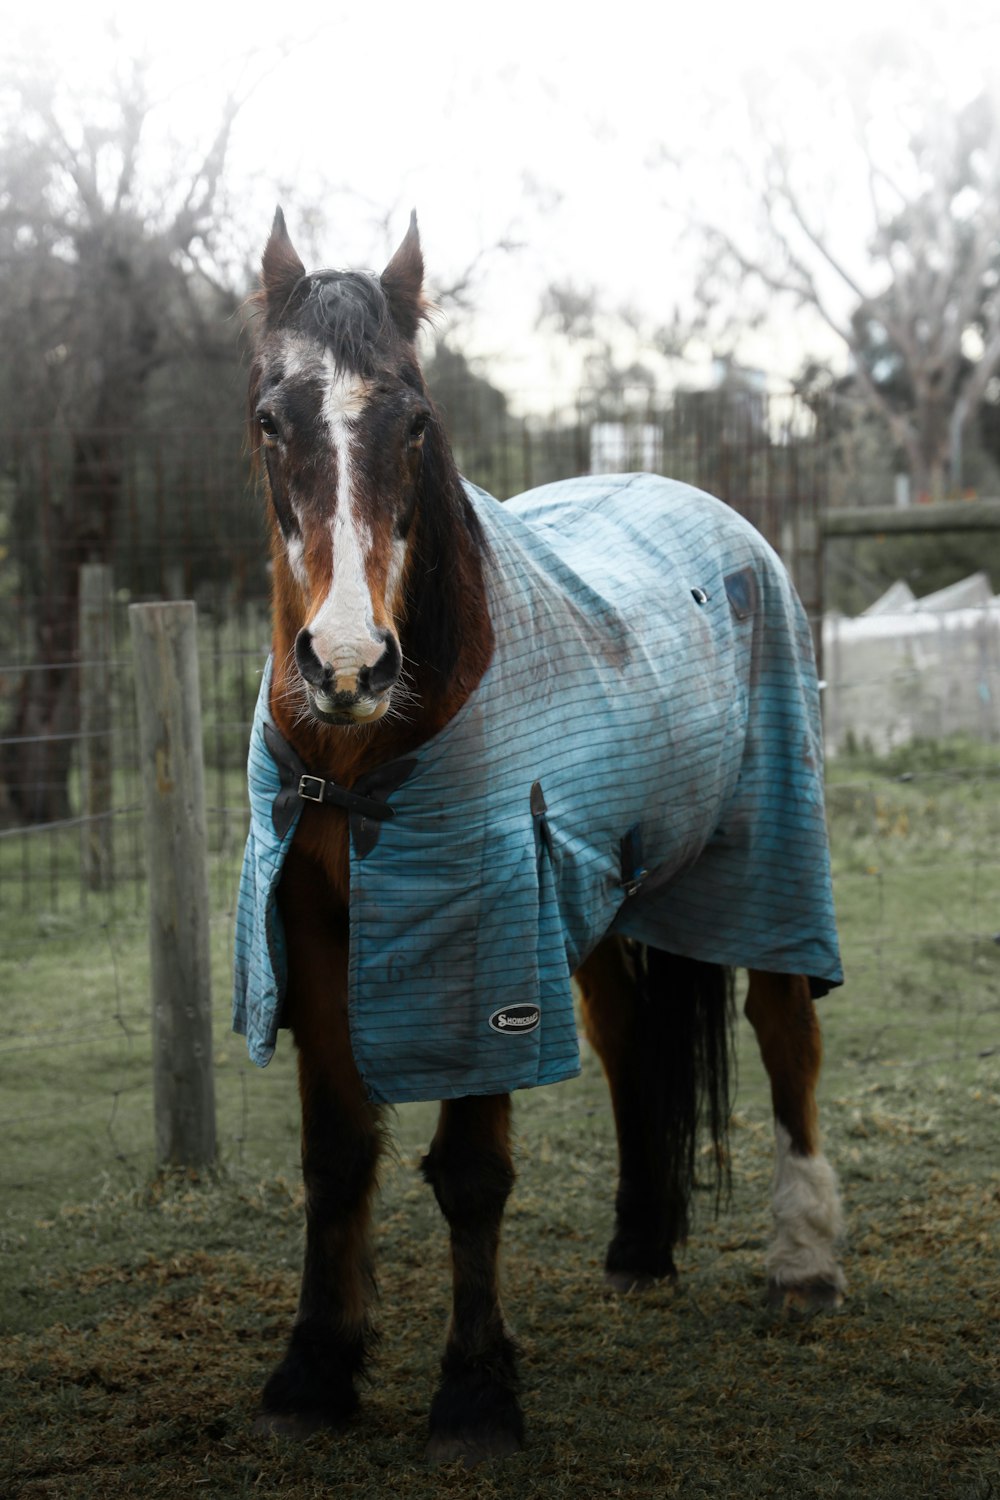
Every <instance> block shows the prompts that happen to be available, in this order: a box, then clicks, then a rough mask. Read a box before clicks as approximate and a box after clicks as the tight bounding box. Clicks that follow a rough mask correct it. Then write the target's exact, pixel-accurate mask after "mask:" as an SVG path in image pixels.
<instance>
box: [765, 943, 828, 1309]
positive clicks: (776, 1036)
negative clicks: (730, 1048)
mask: <svg viewBox="0 0 1000 1500" xmlns="http://www.w3.org/2000/svg"><path fill="white" fill-rule="evenodd" d="M746 1014H747V1017H748V1019H749V1021H750V1023H751V1025H752V1026H753V1028H754V1031H755V1032H756V1033H757V1041H758V1044H759V1046H760V1052H761V1057H762V1058H763V1060H764V1066H765V1068H766V1069H767V1073H768V1077H769V1078H770V1080H771V1099H772V1103H773V1106H774V1129H775V1138H776V1145H777V1165H776V1169H775V1176H774V1188H773V1195H772V1207H773V1212H774V1231H775V1232H774V1238H773V1240H772V1243H771V1247H770V1250H769V1251H768V1256H767V1269H768V1274H769V1278H770V1280H769V1294H768V1295H769V1301H770V1303H771V1305H772V1306H773V1307H779V1308H788V1309H789V1310H792V1311H807V1312H808V1311H816V1310H818V1309H822V1308H825V1307H837V1306H839V1304H840V1302H841V1301H842V1298H843V1293H844V1290H845V1285H846V1283H845V1280H844V1273H843V1271H842V1270H841V1268H840V1265H839V1264H838V1261H837V1253H836V1245H837V1241H838V1239H839V1238H840V1235H841V1232H842V1220H841V1210H840V1196H839V1193H838V1190H837V1179H836V1176H835V1175H834V1171H833V1168H832V1167H831V1166H830V1163H829V1162H828V1161H827V1159H826V1157H825V1156H824V1155H823V1152H822V1150H821V1149H820V1139H819V1124H818V1112H817V1107H816V1084H817V1081H818V1079H819V1072H820V1066H821V1063H822V1058H823V1045H822V1039H821V1036H820V1029H819V1021H818V1020H817V1018H816V1008H815V1006H814V1005H813V1002H812V998H811V996H810V993H809V981H808V980H807V979H805V978H804V977H803V976H801V975H797V974H796V975H791V974H764V973H759V972H757V971H756V970H751V971H750V988H749V992H748V994H747V1002H746Z"/></svg>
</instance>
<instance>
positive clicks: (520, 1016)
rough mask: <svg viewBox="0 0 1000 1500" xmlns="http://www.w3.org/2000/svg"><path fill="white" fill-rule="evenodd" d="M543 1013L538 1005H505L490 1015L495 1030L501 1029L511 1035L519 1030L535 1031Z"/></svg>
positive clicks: (506, 1034)
mask: <svg viewBox="0 0 1000 1500" xmlns="http://www.w3.org/2000/svg"><path fill="white" fill-rule="evenodd" d="M541 1019H542V1013H541V1011H540V1010H539V1009H538V1006H537V1005H505V1006H504V1008H503V1010H495V1011H494V1012H493V1014H492V1015H491V1016H490V1025H491V1026H492V1027H493V1030H494V1031H501V1032H503V1034H504V1035H505V1036H511V1035H513V1034H514V1033H516V1032H519V1031H534V1029H535V1027H536V1026H537V1025H538V1023H539V1021H540V1020H541Z"/></svg>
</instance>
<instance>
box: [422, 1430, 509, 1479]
mask: <svg viewBox="0 0 1000 1500" xmlns="http://www.w3.org/2000/svg"><path fill="white" fill-rule="evenodd" d="M522 1446H523V1445H522V1443H521V1440H520V1438H519V1437H517V1435H516V1434H515V1433H513V1432H504V1431H501V1430H499V1429H495V1430H493V1431H490V1432H470V1433H467V1434H465V1435H464V1436H463V1435H461V1434H455V1435H452V1436H450V1437H446V1436H445V1435H444V1434H442V1433H435V1434H434V1436H433V1437H431V1438H430V1439H429V1440H428V1443H427V1447H426V1449H425V1457H426V1459H427V1462H428V1463H431V1464H451V1463H455V1462H456V1460H461V1462H462V1463H463V1464H464V1465H465V1467H466V1468H467V1469H474V1468H475V1467H476V1465H477V1464H481V1463H485V1462H487V1460H489V1459H491V1458H510V1457H512V1455H513V1454H515V1453H520V1451H521V1448H522Z"/></svg>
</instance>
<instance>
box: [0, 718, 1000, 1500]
mask: <svg viewBox="0 0 1000 1500" xmlns="http://www.w3.org/2000/svg"><path fill="white" fill-rule="evenodd" d="M900 778H905V779H900ZM996 790H997V782H996V766H995V761H994V758H993V755H992V752H989V751H988V750H986V749H984V748H980V747H970V746H968V745H956V746H948V745H946V744H943V745H940V746H937V747H923V748H921V747H917V748H915V749H914V748H911V749H909V750H908V751H905V752H904V751H902V750H901V751H898V752H896V754H895V756H894V758H892V759H889V760H874V759H863V758H855V759H854V760H850V758H848V759H846V760H845V759H841V760H838V763H837V764H836V766H835V767H833V768H832V769H831V771H830V774H829V777H828V806H829V812H830V821H831V831H832V840H833V857H834V881H835V891H836V896H837V903H838V913H839V919H840V925H841V932H842V940H843V949H844V957H845V968H846V971H847V974H848V982H847V984H846V985H845V987H844V989H843V990H842V991H839V992H837V994H835V995H833V996H830V997H828V998H827V999H825V1000H824V1001H822V1002H821V1016H822V1020H823V1025H824V1033H825V1042H826V1062H825V1069H824V1077H823V1085H822V1099H821V1103H822V1110H823V1120H824V1132H825V1141H826V1146H827V1150H828V1154H829V1156H830V1158H831V1160H832V1161H834V1162H835V1163H836V1166H837V1169H838V1171H839V1173H840V1177H841V1183H842V1188H843V1194H844V1200H845V1208H846V1213H847V1223H848V1242H847V1247H846V1251H845V1257H844V1265H845V1270H846V1273H847V1277H848V1282H849V1296H848V1299H847V1301H846V1303H845V1305H844V1307H843V1308H842V1309H841V1310H840V1311H839V1312H837V1313H835V1314H833V1315H830V1316H825V1317H817V1318H815V1319H812V1320H810V1321H806V1322H797V1321H793V1320H788V1319H784V1318H775V1317H774V1316H773V1315H772V1314H770V1313H768V1312H767V1310H766V1309H765V1308H764V1306H763V1302H762V1287H761V1284H760V1276H759V1265H760V1259H761V1255H762V1252H763V1247H764V1245H765V1243H766V1239H767V1235H768V1228H769V1226H768V1217H769V1209H768V1202H767V1196H768V1195H767V1183H768V1179H769V1177H770V1173H771V1162H772V1151H771V1122H770V1105H769V1100H768V1097H767V1090H766V1085H765V1081H764V1076H763V1070H762V1069H761V1067H760V1064H759V1061H758V1059H757V1057H756V1049H755V1047H754V1044H753V1041H752V1037H751V1035H750V1033H749V1028H748V1027H746V1026H745V1025H743V1026H742V1027H741V1040H742V1043H743V1046H742V1048H741V1057H740V1069H739V1084H738V1092H737V1099H736V1113H735V1122H734V1129H733V1132H732V1136H731V1146H732V1151H733V1172H732V1178H733V1196H732V1200H731V1202H730V1203H729V1204H728V1205H726V1204H723V1205H722V1207H721V1209H720V1212H719V1214H718V1217H716V1216H715V1214H714V1205H713V1201H712V1195H711V1194H710V1193H709V1192H708V1191H707V1190H706V1191H704V1192H701V1193H699V1194H697V1195H696V1196H697V1202H696V1205H695V1219H694V1224H693V1229H692V1233H691V1237H690V1239H689V1242H688V1244H687V1246H686V1247H685V1248H684V1249H683V1251H682V1252H681V1254H680V1257H679V1267H680V1273H681V1277H680V1282H679V1284H678V1286H677V1287H676V1289H673V1290H672V1289H670V1288H669V1287H665V1286H664V1287H660V1288H657V1289H655V1290H652V1291H649V1292H643V1293H640V1294H630V1295H628V1296H626V1297H624V1298H619V1297H614V1296H612V1295H610V1294H608V1293H606V1292H605V1291H604V1289H603V1287H602V1283H601V1265H602V1257H603V1252H604V1246H605V1243H606V1240H607V1236H608V1231H609V1226H610V1220H611V1206H610V1203H609V1202H608V1194H607V1192H606V1184H607V1182H608V1180H609V1178H610V1176H611V1174H612V1172H613V1167H614V1143H613V1135H612V1127H611V1122H610V1118H609V1112H608V1110H607V1104H606V1095H605V1088H604V1083H603V1080H602V1078H601V1076H600V1069H599V1066H598V1064H597V1061H596V1059H595V1058H594V1057H593V1056H592V1055H591V1054H589V1053H588V1052H587V1051H586V1049H585V1050H584V1058H583V1073H582V1075H581V1077H580V1078H579V1079H578V1080H575V1081H572V1082H569V1083H565V1084H560V1085H557V1086H555V1087H552V1088H548V1089H543V1090H531V1091H528V1092H526V1093H522V1094H519V1095H518V1096H517V1097H516V1099H515V1125H516V1141H517V1157H516V1161H517V1168H518V1181H517V1184H516V1186H515V1189H514V1194H513V1196H512V1199H511V1205H510V1210H509V1213H508V1218H507V1225H506V1230H505V1239H504V1246H505V1249H504V1260H503V1289H504V1302H505V1307H506V1311H507V1314H508V1317H509V1319H510V1322H511V1325H512V1328H513V1331H514V1333H515V1336H516V1338H517V1339H518V1342H519V1344H520V1347H521V1349H522V1370H523V1381H524V1397H525V1405H526V1407H527V1408H528V1410H529V1412H530V1421H529V1427H528V1448H527V1450H526V1452H525V1453H524V1454H522V1455H519V1456H516V1457H514V1458H511V1459H508V1460H506V1461H505V1463H504V1464H502V1465H501V1464H493V1465H489V1466H488V1467H486V1468H484V1469H480V1470H479V1471H478V1472H477V1473H475V1474H474V1475H469V1474H467V1473H466V1472H464V1471H463V1470H462V1469H461V1468H460V1467H458V1466H452V1467H446V1468H444V1469H437V1470H434V1471H432V1470H430V1469H428V1468H427V1467H426V1466H425V1465H424V1464H423V1462H422V1460H421V1451H422V1446H423V1440H424V1434H425V1422H426V1401H427V1399H428V1395H429V1392H430V1390H431V1389H432V1387H433V1382H434V1377H435V1373H436V1366H437V1358H438V1346H439V1343H440V1338H441V1335H442V1331H443V1328H444V1325H445V1322H446V1318H447V1293H446V1288H447V1274H446V1272H447V1255H448V1250H447V1238H446V1233H445V1229H444V1226H443V1224H442V1223H441V1221H440V1217H439V1215H438V1211H437V1208H436V1206H435V1204H434V1202H433V1199H432V1198H431V1195H430V1194H429V1193H428V1191H427V1189H426V1187H425V1185H424V1184H423V1183H422V1182H421V1181H420V1180H419V1176H418V1172H417V1167H416V1162H417V1158H418V1156H419V1153H420V1152H421V1151H422V1150H423V1149H425V1147H426V1142H427V1140H428V1138H429V1133H430V1131H431V1129H432V1118H433V1109H432V1107H431V1106H427V1105H411V1106H404V1107H402V1108H400V1109H399V1110H398V1111H397V1113H396V1121H395V1131H396V1140H397V1147H396V1151H395V1154H394V1155H392V1156H391V1157H390V1158H389V1159H387V1161H386V1164H385V1167H384V1171H383V1180H382V1193H381V1204H380V1209H379V1213H378V1235H379V1244H378V1248H379V1252H380V1256H379V1258H380V1265H381V1267H382V1271H381V1276H380V1288H379V1290H380V1295H379V1304H378V1311H377V1321H378V1325H379V1328H380V1330H381V1347H380V1350H379V1354H378V1382H377V1385H375V1386H374V1387H373V1388H372V1390H371V1391H370V1392H369V1394H368V1395H367V1397H365V1398H363V1402H364V1413H365V1415H364V1421H363V1423H362V1424H359V1425H358V1426H357V1428H355V1429H352V1430H349V1431H348V1432H347V1433H346V1434H344V1435H342V1436H339V1437H337V1436H334V1435H329V1436H327V1435H322V1436H317V1437H314V1438H313V1439H311V1440H310V1441H309V1442H308V1443H307V1444H305V1445H304V1446H301V1447H295V1448H288V1447H284V1446H282V1445H281V1444H280V1443H278V1442H276V1441H275V1440H273V1439H267V1438H262V1437H259V1436H255V1435H254V1434H253V1433H252V1430H251V1425H252V1418H253V1414H254V1410H255V1402H256V1398H257V1393H258V1391H259V1385H260V1381H261V1378H262V1376H263V1374H264V1373H265V1371H266V1369H267V1368H268V1366H269V1364H271V1363H273V1360H274V1358H275V1356H276V1354H277V1352H278V1351H279V1349H280V1346H281V1343H282V1339H283V1336H284V1332H285V1329H286V1327H287V1324H288V1321H289V1319H290V1317H291V1316H292V1313H293V1310H294V1303H295V1296H296V1287H297V1277H298V1264H299V1257H300V1248H301V1230H300V1222H301V1189H300V1186H299V1169H298V1160H297V1157H298V1139H297V1128H298V1127H297V1112H298V1100H297V1094H296V1089H295V1083H294V1076H293V1065H292V1057H291V1049H290V1048H287V1047H282V1048H281V1049H279V1053H278V1055H277V1056H276V1058H275V1061H274V1063H273V1064H272V1067H271V1068H270V1069H269V1070H268V1071H267V1073H266V1074H264V1075H260V1074H255V1076H254V1077H253V1079H252V1083H253V1092H252V1094H250V1093H249V1092H248V1089H247V1083H248V1073H249V1068H248V1065H247V1064H246V1062H245V1055H244V1052H243V1044H242V1042H241V1040H240V1039H239V1038H235V1037H230V1036H229V1035H228V1033H227V1024H228V1022H227V1015H226V1009H227V990H228V963H229V947H230V941H231V930H232V904H231V900H232V893H233V888H234V880H235V869H234V866H235V861H236V856H235V855H234V854H232V853H231V854H230V855H229V856H228V860H229V864H228V867H227V865H226V860H225V858H223V857H222V856H217V857H216V860H215V862H214V863H213V868H212V879H211V883H210V890H211V893H212V923H211V934H212V962H213V985H214V994H215V1013H214V1022H215V1024H214V1036H213V1052H214V1059H215V1077H216V1089H217V1100H218V1117H219V1142H220V1162H219V1166H218V1168H217V1170H216V1171H215V1172H213V1173H207V1174H202V1176H201V1177H200V1178H196V1177H189V1176H187V1175H185V1174H180V1175H177V1176H173V1177H169V1176H168V1177H165V1178H161V1179H155V1178H153V1176H152V1117H151V1098H150V1086H149V1058H150V1045H149V1033H148V1023H147V1024H146V1026H145V1027H144V1026H143V1023H142V1019H141V1016H140V1015H139V1014H138V1013H136V1012H135V1011H134V1010H133V1009H132V1008H131V1002H130V1000H129V997H130V996H134V995H140V996H141V995H142V994H143V992H144V991H143V986H144V984H148V968H147V965H148V960H147V958H146V952H145V949H146V934H145V930H144V924H143V921H142V919H141V918H140V917H139V916H138V915H136V916H133V917H131V918H129V917H127V914H125V913H121V912H120V913H119V916H118V917H117V918H115V919H114V920H112V919H111V918H110V917H108V918H107V919H106V920H105V922H104V924H103V925H102V923H101V922H99V921H92V922H91V923H90V924H89V928H88V930H87V931H85V932H81V931H79V930H74V929H73V924H72V923H71V922H70V919H69V917H68V916H64V917H63V918H62V922H61V925H60V920H59V918H58V914H53V913H52V912H47V913H46V912H45V911H43V910H38V911H36V912H34V913H33V914H32V915H31V917H30V918H26V917H24V916H20V917H18V918H16V920H11V919H10V917H9V916H5V921H4V928H5V934H4V935H5V941H4V943H3V945H2V949H3V958H2V962H3V965H4V970H5V973H4V991H5V995H6V997H7V1014H6V1027H5V1030H6V1036H7V1038H9V1036H10V1034H11V1033H14V1035H15V1036H16V1037H17V1039H18V1046H17V1048H16V1049H15V1048H14V1044H13V1042H12V1041H10V1040H7V1039H5V1045H4V1054H3V1063H4V1079H5V1088H4V1096H5V1108H4V1114H5V1115H8V1116H9V1118H8V1122H7V1124H6V1125H5V1136H6V1141H7V1147H8V1149H7V1151H6V1152H5V1159H4V1164H3V1176H4V1179H5V1189H4V1195H3V1219H2V1231H3V1240H4V1251H5V1262H6V1268H7V1269H6V1275H5V1278H4V1293H5V1295H4V1304H5V1305H4V1314H3V1322H4V1327H5V1329H6V1331H7V1338H6V1339H5V1341H4V1345H3V1351H2V1354H0V1372H2V1380H3V1399H2V1415H0V1421H2V1428H0V1448H2V1451H3V1454H4V1458H3V1475H4V1490H5V1492H7V1493H10V1494H12V1495H17V1496H25V1497H29V1496H31V1497H35V1496H44V1495H59V1496H63V1495H72V1496H73V1497H74V1500H97V1497H108V1496H119V1495H121V1496H125V1495H128V1494H135V1493H139V1494H142V1495H143V1496H150V1497H156V1496H163V1497H167V1496H171V1497H173V1496H176V1495H178V1494H196V1493H206V1494H210V1495H213V1496H227V1497H228V1496H241V1495H247V1496H249V1495H251V1494H253V1495H255V1496H267V1495H271V1494H274V1495H278V1494H288V1493H290V1492H291V1493H296V1494H298V1495H302V1496H320V1495H327V1494H329V1493H330V1492H331V1490H334V1489H349V1491H350V1492H351V1493H355V1494H358V1495H362V1496H364V1495H370V1496H372V1497H374V1496H377V1495H383V1494H384V1493H385V1492H386V1490H387V1489H388V1488H389V1487H391V1488H392V1489H393V1490H394V1491H395V1492H397V1493H398V1494H400V1495H401V1496H404V1497H410V1496H412V1497H418V1496H419V1497H423V1496H432V1495H438V1494H441V1493H456V1494H470V1495H471V1494H476V1495H506V1494H510V1495H512V1496H513V1495H524V1494H527V1495H533V1496H539V1497H545V1500H548V1497H557V1496H562V1495H569V1494H574V1495H576V1494H594V1495H599V1494H607V1495H615V1494H621V1495H645V1494H648V1495H654V1494H655V1495H667V1496H670V1495H677V1496H681V1495H683V1496H698V1495H705V1496H708V1495H714V1494H718V1493H720V1492H724V1493H726V1494H728V1495H731V1496H735V1497H759V1496H775V1497H778V1496H785V1495H788V1494H790V1493H796V1494H802V1495H816V1496H825V1495H838V1494H839V1495H844V1496H851V1497H853V1496H857V1495H865V1496H866V1497H868V1496H872V1497H885V1500H890V1497H893V1500H895V1497H907V1496H913V1497H914V1500H917V1497H924V1496H926V1495H929V1494H934V1495H940V1496H945V1497H955V1500H986V1497H988V1496H990V1495H995V1494H996V1492H997V1484H998V1476H1000V1461H998V1453H1000V1420H998V1394H1000V1336H998V1335H1000V1324H998V1315H997V1309H996V1296H995V1293H996V1286H997V1277H998V1271H1000V1251H998V1245H1000V1172H998V1168H997V1161H996V1140H997V1127H998V1124H1000V1063H998V1058H1000V1051H998V1050H997V1048H998V1042H1000V1036H998V1025H1000V947H998V946H997V943H996V942H995V941H994V938H995V934H996V931H997V927H998V926H1000V922H998V921H997V912H998V911H1000V901H998V897H1000V868H998V861H997V854H996V850H997V848H998V847H1000V844H998V836H1000V808H998V805H997V797H996ZM102 899H103V898H102ZM95 993H102V994H107V993H110V994H111V995H115V994H117V996H118V1002H116V1003H117V1004H118V1006H119V1010H120V1014H121V1022H120V1023H119V1022H114V1021H113V1024H112V1025H111V1026H109V1028H108V1034H107V1035H104V1034H101V1035H100V1036H99V1043H95V1040H94V1037H93V1036H91V1035H88V1034H86V1033H84V1034H83V1035H80V1034H79V1033H73V1032H69V1033H67V1032H66V1030H65V1028H66V1026H67V1025H68V1024H69V1023H70V1022H71V1020H72V1018H73V1016H74V1014H76V1013H79V1014H80V1015H84V1014H86V1007H87V1006H88V1005H89V1004H92V1001H93V996H94V994H95ZM123 1027H124V1028H126V1029H127V1031H128V1033H129V1034H128V1035H126V1029H123ZM29 1028H30V1030H29ZM60 1028H62V1030H61V1031H60ZM32 1037H34V1038H37V1039H40V1041H41V1044H40V1045H37V1046H36V1045H26V1043H27V1042H30V1041H31V1039H32ZM46 1037H48V1043H47V1044H46V1043H45V1038H46ZM74 1038H75V1040H76V1041H77V1043H78V1045H75V1046H73V1045H66V1044H67V1043H68V1042H70V1041H72V1040H74ZM60 1043H61V1044H62V1045H60ZM8 1085H9V1086H8ZM64 1105H66V1106H68V1109H69V1118H70V1120H71V1121H72V1123H71V1124H68V1123H67V1118H66V1113H64V1112H63V1106H64ZM19 1121H20V1122H21V1123H19ZM707 1176H708V1174H707V1172H706V1181H707Z"/></svg>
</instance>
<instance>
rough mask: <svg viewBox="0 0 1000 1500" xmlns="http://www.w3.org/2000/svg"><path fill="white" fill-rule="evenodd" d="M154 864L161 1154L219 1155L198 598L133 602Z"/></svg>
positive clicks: (184, 1157)
mask: <svg viewBox="0 0 1000 1500" xmlns="http://www.w3.org/2000/svg"><path fill="white" fill-rule="evenodd" d="M129 623H130V627H131V632H132V655H133V661H134V665H135V688H136V706H137V713H138V724H139V753H140V770H141V779H142V786H143V810H144V822H145V830H146V859H147V867H148V873H149V948H150V957H151V961H152V981H153V1103H154V1112H155V1118H156V1159H157V1164H158V1165H159V1166H206V1165H208V1164H209V1163H211V1162H213V1161H214V1160H215V1085H214V1078H213V1073H212V1013H211V978H210V972H209V941H208V872H207V868H206V854H207V829H206V821H205V778H204V767H203V764H202V740H201V693H200V690H199V685H198V655H197V641H196V633H195V627H196V611H195V606H194V605H193V604H192V603H189V602H187V603H177V604H133V605H131V606H130V608H129Z"/></svg>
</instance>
